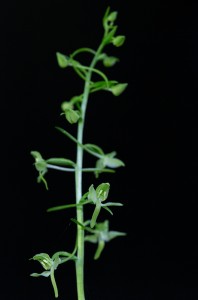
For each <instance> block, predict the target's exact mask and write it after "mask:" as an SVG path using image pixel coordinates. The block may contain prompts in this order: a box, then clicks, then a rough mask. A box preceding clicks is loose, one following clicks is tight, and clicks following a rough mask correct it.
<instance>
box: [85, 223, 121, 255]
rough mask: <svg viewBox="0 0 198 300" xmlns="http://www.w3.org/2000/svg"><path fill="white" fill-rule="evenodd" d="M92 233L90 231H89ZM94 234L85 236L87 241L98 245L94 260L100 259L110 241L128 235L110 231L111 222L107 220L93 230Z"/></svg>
mask: <svg viewBox="0 0 198 300" xmlns="http://www.w3.org/2000/svg"><path fill="white" fill-rule="evenodd" d="M89 231H90V230H89ZM91 231H92V234H90V235H86V236H85V241H88V242H91V243H98V247H97V249H96V252H95V254H94V259H98V258H99V257H100V255H101V253H102V251H103V249H104V247H105V243H107V242H109V241H110V240H112V239H114V238H116V237H118V236H124V235H126V233H124V232H120V231H109V221H108V220H106V221H104V222H102V223H98V224H96V226H95V229H94V230H93V229H92V230H91Z"/></svg>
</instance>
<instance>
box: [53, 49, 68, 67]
mask: <svg viewBox="0 0 198 300" xmlns="http://www.w3.org/2000/svg"><path fill="white" fill-rule="evenodd" d="M56 58H57V61H58V65H59V67H61V68H66V67H67V66H68V64H69V60H68V58H67V56H66V55H63V54H61V53H60V52H56Z"/></svg>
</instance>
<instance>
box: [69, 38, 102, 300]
mask: <svg viewBox="0 0 198 300" xmlns="http://www.w3.org/2000/svg"><path fill="white" fill-rule="evenodd" d="M102 48H103V44H101V45H100V46H99V48H98V50H97V51H96V53H95V56H94V57H93V60H92V62H91V64H90V68H89V70H88V72H87V74H86V80H85V85H84V92H83V99H82V104H81V120H80V121H79V123H78V129H77V140H78V144H77V158H76V166H77V168H76V171H75V188H76V204H79V202H80V199H81V198H82V167H83V148H82V147H81V146H80V144H83V129H84V124H85V115H86V108H87V102H88V98H89V93H90V81H91V75H92V70H93V68H94V66H95V64H96V62H97V58H98V55H99V54H100V53H101V51H102ZM76 212H77V221H78V222H79V223H81V224H83V220H84V213H83V206H82V205H81V206H77V207H76ZM77 249H78V252H77V260H76V279H77V294H78V300H85V291H84V230H83V228H82V227H81V226H80V225H78V226H77Z"/></svg>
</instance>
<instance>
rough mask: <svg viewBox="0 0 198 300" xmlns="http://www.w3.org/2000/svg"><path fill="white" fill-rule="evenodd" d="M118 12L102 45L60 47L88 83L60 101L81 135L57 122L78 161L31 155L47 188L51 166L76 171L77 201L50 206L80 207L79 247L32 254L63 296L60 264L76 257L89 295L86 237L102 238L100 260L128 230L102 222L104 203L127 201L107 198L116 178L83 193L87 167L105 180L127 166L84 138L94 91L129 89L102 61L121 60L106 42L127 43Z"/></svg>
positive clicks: (64, 64) (106, 22)
mask: <svg viewBox="0 0 198 300" xmlns="http://www.w3.org/2000/svg"><path fill="white" fill-rule="evenodd" d="M117 14H118V13H117V11H111V9H110V7H108V8H107V9H106V11H105V14H104V16H103V20H102V24H103V29H104V34H103V37H102V39H101V42H100V44H99V46H98V48H97V49H96V50H94V49H91V48H79V49H77V50H76V51H74V52H73V53H72V54H70V55H69V56H67V55H65V54H62V53H60V52H57V53H56V58H57V63H58V65H59V67H60V68H63V69H66V68H68V67H71V68H73V70H74V71H75V72H76V74H77V75H78V76H79V77H80V79H81V80H83V82H84V89H83V91H82V93H81V94H80V95H75V96H73V97H72V98H71V99H70V100H68V101H64V102H63V103H62V104H61V107H60V109H61V112H60V115H61V116H64V117H65V120H66V123H67V124H68V123H69V124H70V125H72V126H77V136H76V137H75V136H73V135H71V134H70V133H69V131H68V130H66V129H65V128H61V127H56V129H57V130H58V131H59V132H60V133H62V134H63V135H64V136H65V137H66V138H68V139H70V140H72V141H73V142H74V144H75V146H76V161H72V160H70V159H68V158H65V157H64V158H63V157H52V158H44V157H43V155H41V153H40V152H38V151H31V155H32V156H33V158H34V163H33V165H34V167H35V168H36V170H37V172H38V177H37V182H38V183H40V182H41V183H43V184H44V186H45V188H46V189H47V190H48V189H49V188H48V183H47V180H46V177H47V173H48V172H49V170H50V169H55V170H57V171H63V172H70V173H74V174H75V201H74V202H73V203H69V204H65V205H59V206H55V207H50V208H48V209H47V211H48V212H53V211H60V210H65V209H69V208H75V209H76V218H72V219H71V221H72V222H74V224H75V225H76V242H75V245H74V247H73V251H72V252H71V253H70V252H67V251H58V252H56V253H54V254H53V255H52V256H50V255H49V254H47V253H39V254H36V255H34V256H33V257H32V258H31V259H32V260H35V261H38V262H39V263H40V264H41V266H42V267H43V269H44V270H43V271H42V272H41V273H32V274H31V276H32V277H40V276H43V277H50V279H51V283H52V287H53V289H54V296H55V298H57V297H58V296H59V293H58V287H57V284H56V280H55V276H54V274H55V271H56V270H57V269H58V267H59V265H61V264H63V263H66V262H68V261H73V262H74V264H75V269H76V290H77V299H78V300H85V289H84V248H85V243H86V242H90V243H95V244H97V248H96V252H95V255H94V260H97V259H99V258H100V256H101V253H102V252H103V250H104V247H105V245H106V243H107V242H109V241H111V240H112V239H114V238H116V237H120V236H125V235H126V233H124V232H119V231H110V230H109V221H108V220H105V221H103V222H98V220H99V219H100V218H101V214H102V210H103V209H105V210H106V211H107V212H109V213H110V214H111V215H113V212H112V207H113V206H122V205H123V204H122V203H118V202H107V201H106V200H107V198H108V196H109V191H110V183H109V182H101V183H99V184H98V185H97V187H94V185H93V184H90V186H89V189H88V190H87V191H86V192H85V193H83V189H84V187H83V184H82V182H83V180H82V179H83V176H84V173H86V172H92V173H93V175H94V176H95V178H96V179H97V180H99V178H100V177H101V174H102V173H104V172H108V173H115V169H116V168H118V167H124V166H125V164H124V162H123V161H122V160H120V159H119V158H117V157H116V155H117V153H116V152H115V151H112V152H110V153H105V152H104V151H103V149H101V147H99V146H98V145H95V144H90V143H84V142H83V133H84V125H85V117H86V109H87V105H88V99H89V96H90V94H92V93H96V92H99V91H107V92H110V93H112V94H113V95H114V96H116V97H118V96H120V95H121V94H122V93H123V92H124V91H125V89H126V87H127V85H128V84H127V83H125V82H124V83H120V82H118V81H116V80H109V79H108V77H107V76H106V74H105V73H104V72H103V71H101V69H99V68H98V67H96V65H101V68H110V67H113V66H114V65H115V64H116V63H117V62H118V61H119V59H118V58H117V57H115V56H111V55H109V54H107V53H106V52H104V48H105V47H106V46H107V45H113V46H115V47H121V46H122V45H123V44H124V41H125V36H124V35H117V29H118V26H117V25H115V21H116V19H117ZM82 53H87V54H90V56H91V63H90V65H89V66H87V65H84V64H83V63H81V62H80V60H79V58H78V56H80V54H82ZM93 75H94V78H95V77H96V78H97V77H98V80H93ZM84 152H87V153H89V155H92V156H94V157H95V159H96V161H95V166H94V167H84V165H83V154H84ZM88 205H89V206H90V207H91V206H92V207H93V210H92V215H90V219H88V220H84V211H85V209H86V206H88ZM90 211H91V210H90Z"/></svg>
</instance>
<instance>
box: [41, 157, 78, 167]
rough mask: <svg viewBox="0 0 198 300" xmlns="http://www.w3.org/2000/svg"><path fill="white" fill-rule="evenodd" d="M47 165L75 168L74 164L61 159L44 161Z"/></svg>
mask: <svg viewBox="0 0 198 300" xmlns="http://www.w3.org/2000/svg"><path fill="white" fill-rule="evenodd" d="M46 162H47V163H48V164H51V165H58V166H72V167H75V165H76V164H75V162H73V161H72V160H70V159H66V158H62V157H52V158H49V159H47V160H46Z"/></svg>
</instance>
